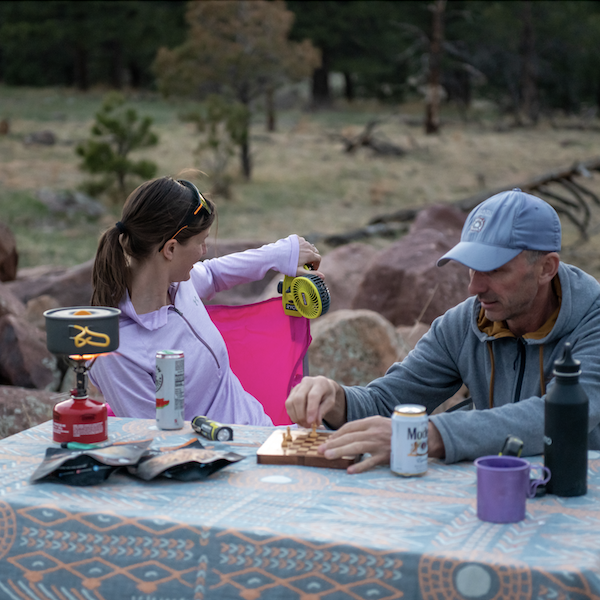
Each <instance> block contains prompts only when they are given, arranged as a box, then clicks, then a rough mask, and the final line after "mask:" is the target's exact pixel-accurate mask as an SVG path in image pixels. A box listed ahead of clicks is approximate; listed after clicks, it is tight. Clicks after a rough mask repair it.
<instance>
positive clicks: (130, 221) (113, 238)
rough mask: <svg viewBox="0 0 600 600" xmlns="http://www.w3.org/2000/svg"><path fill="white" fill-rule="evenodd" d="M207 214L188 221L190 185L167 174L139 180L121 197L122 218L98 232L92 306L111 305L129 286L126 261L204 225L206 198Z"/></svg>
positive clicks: (192, 199) (209, 218) (194, 202)
mask: <svg viewBox="0 0 600 600" xmlns="http://www.w3.org/2000/svg"><path fill="white" fill-rule="evenodd" d="M206 202H207V204H208V206H209V208H210V212H211V214H208V211H206V210H201V211H200V212H199V213H198V217H197V218H196V219H192V221H191V223H190V224H189V225H188V226H187V227H185V228H184V229H182V230H181V231H178V230H179V229H180V228H181V227H182V225H183V224H184V223H186V222H188V220H189V218H190V215H191V214H192V212H193V211H194V209H195V208H197V206H198V199H197V198H196V195H195V193H194V192H193V190H191V189H190V188H188V187H186V186H184V185H182V184H181V183H179V182H177V181H176V180H174V179H172V178H171V177H161V178H160V179H153V180H152V181H147V182H146V183H143V184H142V185H140V186H139V187H138V188H136V189H135V190H134V191H133V192H131V194H130V195H129V197H128V198H127V201H126V202H125V205H124V206H123V212H122V213H121V220H120V221H119V222H118V223H117V224H116V225H115V226H113V227H111V228H110V229H108V230H107V231H105V232H104V234H102V237H101V238H100V242H99V243H98V250H97V251H96V258H95V261H94V268H93V271H92V287H93V293H92V300H91V304H92V306H113V307H116V306H117V305H118V304H119V302H120V301H121V299H122V298H123V296H124V295H125V292H126V291H127V289H128V286H129V281H130V278H129V262H130V261H129V260H128V257H131V258H133V259H135V260H136V261H143V260H144V259H146V258H148V257H149V256H151V253H152V252H157V251H158V248H160V247H161V246H162V245H164V243H165V242H166V241H168V240H170V239H171V238H172V237H173V236H174V235H176V236H177V240H178V241H179V242H180V243H182V244H185V242H186V241H187V240H188V239H189V238H191V237H193V236H195V235H198V234H199V233H201V232H202V231H205V230H206V229H208V228H209V227H210V226H211V225H212V223H213V221H214V220H215V216H216V207H215V205H214V204H213V203H212V202H211V201H210V200H206Z"/></svg>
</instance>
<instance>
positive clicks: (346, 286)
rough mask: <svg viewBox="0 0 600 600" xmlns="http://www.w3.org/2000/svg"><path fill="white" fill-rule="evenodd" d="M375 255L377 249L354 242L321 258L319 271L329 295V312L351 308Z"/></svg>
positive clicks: (339, 247)
mask: <svg viewBox="0 0 600 600" xmlns="http://www.w3.org/2000/svg"><path fill="white" fill-rule="evenodd" d="M376 254H377V249H376V248H374V247H373V246H371V245H370V244H363V243H360V242H354V243H351V244H344V245H343V246H338V247H337V248H335V249H334V250H332V251H331V252H328V253H327V254H326V255H325V256H324V257H323V260H322V261H321V266H320V267H319V271H321V272H322V273H323V274H324V275H325V284H326V285H327V288H328V289H329V293H330V295H331V304H330V306H329V310H330V311H334V310H340V309H343V308H351V307H352V301H353V299H354V295H355V294H356V291H357V290H358V288H359V286H360V282H361V280H362V279H363V277H364V276H365V272H366V271H367V266H368V264H369V263H370V261H371V260H372V259H373V257H374V256H375V255H376Z"/></svg>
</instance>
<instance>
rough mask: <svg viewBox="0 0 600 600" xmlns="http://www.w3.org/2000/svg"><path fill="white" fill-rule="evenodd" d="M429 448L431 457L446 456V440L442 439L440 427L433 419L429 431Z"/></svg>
mask: <svg viewBox="0 0 600 600" xmlns="http://www.w3.org/2000/svg"><path fill="white" fill-rule="evenodd" d="M427 449H428V454H429V456H431V458H445V457H446V448H445V447H444V440H443V439H442V436H441V435H440V432H439V430H438V428H437V427H436V426H435V425H434V424H433V423H432V422H431V421H429V428H428V431H427Z"/></svg>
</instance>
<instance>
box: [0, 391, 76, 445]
mask: <svg viewBox="0 0 600 600" xmlns="http://www.w3.org/2000/svg"><path fill="white" fill-rule="evenodd" d="M67 397H68V395H67V394H62V395H61V394H57V393H55V392H48V391H45V390H31V389H26V388H22V387H16V386H3V385H0V439H1V438H5V437H8V436H9V435H14V434H15V433H19V432H20V431H24V430H25V429H29V428H30V427H35V426H36V425H40V424H41V423H44V422H46V421H49V420H50V419H52V408H53V407H54V405H55V404H56V403H57V402H60V401H61V400H64V399H66V398H67Z"/></svg>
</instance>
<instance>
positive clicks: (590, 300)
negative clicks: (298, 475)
mask: <svg viewBox="0 0 600 600" xmlns="http://www.w3.org/2000/svg"><path fill="white" fill-rule="evenodd" d="M560 244H561V228H560V221H559V219H558V215H557V214H556V212H555V211H554V209H553V208H552V207H551V206H550V205H549V204H547V203H546V202H544V201H543V200H540V199H539V198H536V197H535V196H532V195H530V194H525V193H523V192H522V191H521V190H519V189H514V190H512V191H508V192H502V193H500V194H497V195H495V196H493V197H491V198H489V199H488V200H486V201H485V202H483V203H481V204H480V205H479V206H477V207H476V208H475V209H474V210H473V211H472V212H471V213H470V214H469V216H468V217H467V220H466V222H465V225H464V227H463V230H462V234H461V241H460V243H459V244H457V245H456V246H455V247H454V248H452V250H450V251H449V252H447V253H446V254H445V255H444V256H442V258H441V259H440V260H439V261H438V263H437V264H438V266H443V265H444V264H446V263H447V262H448V261H450V260H455V261H457V262H459V263H462V264H463V265H466V266H467V267H468V268H469V272H470V278H471V279H470V283H469V293H470V294H471V297H470V298H468V299H467V300H465V301H464V302H462V303H460V304H459V305H458V306H455V307H454V308H452V309H450V310H448V311H447V312H446V313H445V314H444V315H442V316H441V317H439V318H437V319H436V320H435V321H434V322H433V323H432V326H431V329H430V330H429V332H428V333H427V334H426V335H425V336H423V338H422V339H421V340H420V341H419V342H418V344H417V345H416V347H415V348H414V350H413V351H412V352H411V353H410V354H409V355H408V356H407V357H406V358H405V359H404V361H402V362H401V363H395V364H394V365H393V366H392V367H390V369H389V370H388V372H387V373H386V374H385V375H384V376H383V377H380V378H379V379H376V380H375V381H373V382H371V383H370V384H369V385H367V386H366V387H358V386H356V387H346V386H342V385H339V384H338V383H336V382H334V381H332V380H330V379H327V378H325V377H307V378H305V379H304V380H302V382H301V383H300V384H299V385H298V386H297V387H296V388H294V389H293V390H292V392H291V394H290V396H289V398H288V399H287V401H286V408H287V411H288V414H289V415H290V418H291V419H292V420H293V421H294V422H296V423H298V424H299V425H302V426H310V425H311V424H312V423H313V422H316V423H322V422H324V423H325V424H326V425H328V426H330V427H332V428H334V429H337V428H339V429H338V430H337V431H336V432H335V433H334V434H333V435H332V436H331V439H330V440H329V441H328V442H327V443H326V444H324V445H323V446H322V447H321V448H320V451H322V452H324V453H325V456H327V457H328V458H337V457H338V456H344V455H355V454H365V453H368V454H369V455H370V456H368V457H367V458H366V459H364V460H363V461H362V462H360V463H357V464H355V465H353V466H352V467H350V468H349V469H348V470H349V472H351V473H358V472H360V471H364V470H366V469H368V468H370V467H372V466H375V465H377V464H385V463H388V462H389V457H390V443H391V431H392V430H391V419H390V418H389V417H390V416H391V414H392V413H393V411H394V408H395V406H396V405H398V404H402V403H411V404H422V405H424V406H426V408H427V412H428V413H429V414H430V413H431V412H432V411H433V410H434V409H435V408H436V407H437V406H439V405H440V404H441V403H442V402H443V401H444V400H446V399H447V398H449V397H450V396H452V395H453V394H454V393H455V392H456V391H457V390H458V389H459V388H460V386H461V384H463V383H464V384H465V385H466V386H467V388H468V389H469V392H470V394H471V397H472V399H473V404H474V407H475V409H476V410H457V411H454V412H449V413H442V414H438V415H433V416H431V417H430V420H429V433H428V435H429V456H431V457H435V458H445V461H446V462H447V463H453V462H456V461H459V460H465V459H466V460H473V459H475V458H477V457H478V456H483V455H486V454H497V453H498V452H499V451H500V449H501V448H502V444H503V442H504V440H505V439H506V436H507V435H508V434H512V435H516V436H518V437H519V438H521V439H522V440H523V441H524V448H523V455H533V454H540V453H541V452H542V451H543V431H544V395H545V393H546V391H547V390H548V388H549V387H551V386H552V383H553V382H552V379H553V374H552V370H553V366H554V361H555V360H557V359H558V358H561V357H562V353H563V347H564V344H565V342H570V343H571V344H572V348H573V357H574V358H575V359H577V360H579V361H581V369H582V375H581V378H580V382H581V384H582V385H583V387H584V389H585V390H586V392H587V394H588V396H589V399H590V415H589V423H590V436H589V444H590V448H597V449H600V426H599V423H600V285H599V284H598V282H597V281H596V280H595V279H593V278H592V277H590V276H589V275H587V274H586V273H584V272H583V271H581V270H580V269H578V268H577V267H574V266H571V265H567V264H565V263H562V262H561V261H560V257H559V255H558V252H559V251H560ZM375 415H377V416H375Z"/></svg>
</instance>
